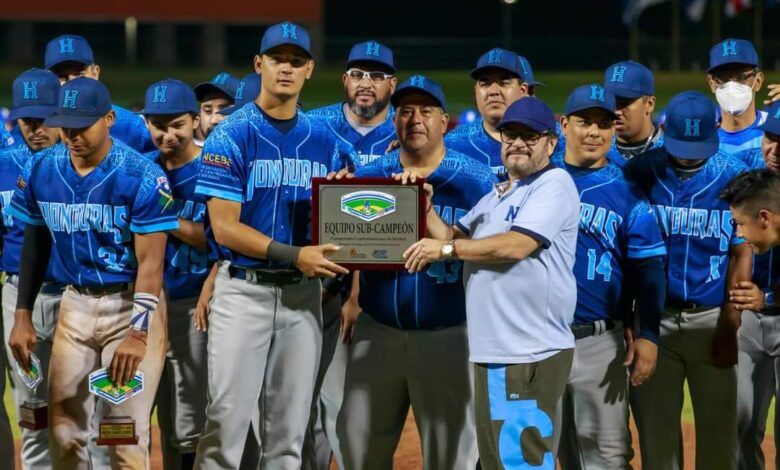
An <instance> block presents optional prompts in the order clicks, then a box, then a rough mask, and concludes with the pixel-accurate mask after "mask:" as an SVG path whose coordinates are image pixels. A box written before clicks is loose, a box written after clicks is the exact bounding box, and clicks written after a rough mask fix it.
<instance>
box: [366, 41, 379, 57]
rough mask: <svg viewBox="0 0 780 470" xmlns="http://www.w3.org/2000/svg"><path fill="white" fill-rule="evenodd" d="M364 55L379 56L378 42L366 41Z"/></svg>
mask: <svg viewBox="0 0 780 470" xmlns="http://www.w3.org/2000/svg"><path fill="white" fill-rule="evenodd" d="M366 55H372V56H374V57H379V43H378V42H376V41H368V42H367V43H366Z"/></svg>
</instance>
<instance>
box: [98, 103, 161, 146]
mask: <svg viewBox="0 0 780 470" xmlns="http://www.w3.org/2000/svg"><path fill="white" fill-rule="evenodd" d="M111 107H112V108H113V109H114V113H115V114H116V121H114V125H113V126H111V129H110V131H109V132H110V134H111V137H114V138H115V139H119V140H121V141H122V142H124V143H125V145H127V146H128V147H130V148H132V149H133V150H135V151H136V152H139V153H146V152H152V151H154V150H156V148H155V146H154V142H152V136H151V135H149V129H147V128H146V124H145V123H144V119H143V118H142V117H141V116H139V115H138V114H135V113H133V112H131V111H128V110H127V109H125V108H123V107H121V106H117V105H112V106H111Z"/></svg>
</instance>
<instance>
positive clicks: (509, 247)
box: [404, 227, 542, 273]
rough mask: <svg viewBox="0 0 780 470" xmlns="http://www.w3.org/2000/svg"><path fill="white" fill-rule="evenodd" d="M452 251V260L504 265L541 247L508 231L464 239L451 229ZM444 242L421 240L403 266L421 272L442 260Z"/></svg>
mask: <svg viewBox="0 0 780 470" xmlns="http://www.w3.org/2000/svg"><path fill="white" fill-rule="evenodd" d="M458 233H460V234H461V236H460V237H459V236H457V234H458ZM453 235H456V236H454V239H455V242H454V243H455V250H454V255H453V258H455V259H459V260H463V261H477V262H480V263H491V264H503V263H517V262H518V261H522V260H524V259H525V258H527V257H529V256H530V255H531V254H532V253H533V252H535V251H536V250H538V249H539V247H541V246H542V242H540V241H538V240H536V239H535V238H533V237H531V236H529V235H526V234H523V233H519V232H515V231H511V232H507V233H502V234H500V235H493V236H490V237H486V238H481V239H479V240H470V239H466V238H463V236H464V235H463V233H462V232H460V230H459V229H458V228H457V227H453ZM445 243H446V242H445V241H442V240H433V239H431V238H423V239H422V240H420V241H418V242H417V243H415V244H414V245H412V246H410V247H409V249H407V250H406V251H405V252H404V258H405V259H406V264H405V267H406V269H407V270H408V271H409V272H410V273H416V272H420V271H422V270H423V269H424V268H425V266H426V265H428V264H430V263H433V262H434V261H440V260H442V259H443V258H442V254H441V248H442V245H444V244H445Z"/></svg>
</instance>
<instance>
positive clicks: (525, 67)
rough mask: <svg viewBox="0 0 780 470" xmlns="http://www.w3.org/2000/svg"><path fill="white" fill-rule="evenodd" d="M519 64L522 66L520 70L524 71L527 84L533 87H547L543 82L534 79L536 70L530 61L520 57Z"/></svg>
mask: <svg viewBox="0 0 780 470" xmlns="http://www.w3.org/2000/svg"><path fill="white" fill-rule="evenodd" d="M517 63H518V64H519V65H520V70H522V71H523V80H525V82H526V83H528V84H529V85H533V86H547V85H545V84H544V83H542V82H537V81H536V79H535V78H534V70H533V69H532V68H531V63H530V62H528V59H526V58H525V57H523V56H521V55H518V56H517Z"/></svg>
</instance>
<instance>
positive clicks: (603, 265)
mask: <svg viewBox="0 0 780 470" xmlns="http://www.w3.org/2000/svg"><path fill="white" fill-rule="evenodd" d="M553 164H555V165H557V166H559V167H560V168H563V169H564V170H567V171H568V172H569V174H570V175H571V176H572V179H573V180H574V184H575V185H576V186H577V191H578V192H579V195H580V204H581V206H580V221H579V234H578V237H577V251H576V261H575V263H574V275H575V277H576V278H577V307H576V309H575V311H574V323H588V322H593V321H596V320H606V319H612V320H622V319H623V314H622V312H620V311H618V310H619V309H618V307H619V301H620V293H621V288H622V285H623V273H624V270H625V267H626V263H627V260H628V259H642V258H650V257H653V256H665V255H666V247H665V245H664V241H663V238H662V237H661V232H660V230H659V229H658V223H657V222H656V219H655V216H654V215H653V209H652V208H651V207H650V204H649V203H648V202H647V200H645V199H644V196H643V195H642V194H641V191H640V190H639V189H638V188H636V187H634V186H632V185H631V184H629V183H628V182H626V180H625V178H624V177H623V171H622V170H621V169H620V168H619V167H618V166H617V165H615V164H612V163H609V164H607V165H606V166H604V167H602V168H600V169H598V170H580V169H577V168H574V167H570V166H568V165H566V163H565V162H564V159H563V156H559V157H558V158H555V159H554V160H553ZM578 170H580V171H578Z"/></svg>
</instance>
